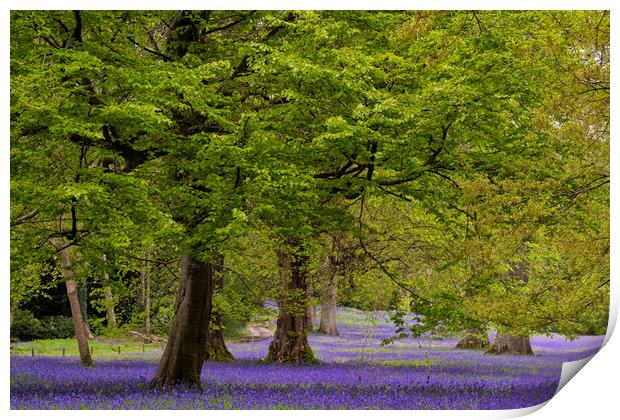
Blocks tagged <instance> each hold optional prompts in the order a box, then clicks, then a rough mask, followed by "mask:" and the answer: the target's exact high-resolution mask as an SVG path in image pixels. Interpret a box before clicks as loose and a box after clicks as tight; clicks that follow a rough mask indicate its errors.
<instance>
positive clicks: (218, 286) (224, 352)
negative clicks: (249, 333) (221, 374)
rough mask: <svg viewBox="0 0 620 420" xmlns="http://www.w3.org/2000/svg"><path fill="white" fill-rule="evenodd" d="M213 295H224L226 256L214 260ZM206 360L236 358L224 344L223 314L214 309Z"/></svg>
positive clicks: (219, 360) (225, 360)
mask: <svg viewBox="0 0 620 420" xmlns="http://www.w3.org/2000/svg"><path fill="white" fill-rule="evenodd" d="M213 265H214V268H213V289H212V290H213V295H214V296H215V295H216V294H218V293H222V290H223V289H224V276H223V270H224V255H223V254H217V255H216V256H215V257H214V259H213ZM211 299H212V300H213V298H211ZM205 360H208V361H211V362H229V361H231V360H235V356H233V355H232V353H231V352H230V351H229V350H228V348H227V347H226V343H225V342H224V330H223V323H222V314H221V313H220V312H219V311H218V310H216V309H214V310H213V311H212V313H211V324H210V325H209V331H208V333H207V347H206V349H205Z"/></svg>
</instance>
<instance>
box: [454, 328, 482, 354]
mask: <svg viewBox="0 0 620 420" xmlns="http://www.w3.org/2000/svg"><path fill="white" fill-rule="evenodd" d="M487 347H489V337H488V335H487V333H486V331H480V330H476V329H470V330H466V331H464V332H463V336H462V337H461V340H460V341H459V342H458V343H457V344H456V348H457V349H462V350H477V349H484V348H487Z"/></svg>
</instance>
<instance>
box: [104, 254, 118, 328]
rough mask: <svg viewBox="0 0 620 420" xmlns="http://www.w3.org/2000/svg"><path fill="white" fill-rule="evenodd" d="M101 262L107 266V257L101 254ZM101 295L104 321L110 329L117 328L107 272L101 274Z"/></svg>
mask: <svg viewBox="0 0 620 420" xmlns="http://www.w3.org/2000/svg"><path fill="white" fill-rule="evenodd" d="M101 259H102V260H103V262H104V263H105V264H106V265H107V261H108V257H107V256H106V255H105V254H103V255H102V256H101ZM102 282H103V295H104V298H105V313H106V319H107V321H108V325H109V326H110V327H112V328H117V327H118V325H117V324H116V313H114V297H113V296H112V288H110V275H109V274H108V270H107V268H106V270H105V271H104V272H103V281H102Z"/></svg>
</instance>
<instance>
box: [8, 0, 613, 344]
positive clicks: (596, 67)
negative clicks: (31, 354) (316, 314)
mask: <svg viewBox="0 0 620 420" xmlns="http://www.w3.org/2000/svg"><path fill="white" fill-rule="evenodd" d="M78 21H79V22H81V25H78ZM164 22H165V24H164ZM219 25H223V26H219ZM78 28H79V29H80V31H77V30H76V31H73V29H78ZM10 65H11V98H10V100H11V115H10V119H11V151H10V159H11V162H10V163H11V186H10V187H11V305H13V307H19V305H20V303H21V302H24V301H25V300H26V299H27V296H28V294H29V293H32V291H40V292H44V290H45V288H46V286H47V285H45V284H43V282H42V280H41V279H42V276H41V274H42V273H45V272H47V271H49V269H48V268H47V267H46V264H48V262H49V261H50V259H53V258H56V257H55V256H56V254H57V252H58V251H59V249H61V248H62V247H65V246H66V247H69V248H70V253H71V257H72V267H71V270H72V274H73V277H74V278H75V279H76V280H77V281H78V282H81V281H83V280H84V279H87V278H90V277H94V278H96V279H101V278H102V275H103V273H104V272H108V273H109V274H110V285H111V288H112V291H113V296H114V298H113V299H114V303H116V304H117V306H118V307H119V308H122V309H121V310H119V311H120V316H119V319H121V321H122V322H123V323H125V326H126V327H127V326H134V325H140V324H141V323H142V321H143V320H144V319H145V314H144V310H145V299H144V296H143V291H142V288H143V283H144V280H145V278H146V277H145V276H147V277H148V279H149V281H150V284H151V289H152V290H153V291H154V296H153V300H152V308H151V312H152V321H153V330H154V332H156V333H158V334H166V333H167V331H168V329H169V325H170V320H171V318H172V316H173V309H172V308H173V302H172V295H173V294H174V291H175V289H176V287H175V282H176V278H177V277H178V267H177V266H178V257H179V254H180V253H181V252H183V253H187V252H189V253H192V254H193V255H195V256H196V257H197V258H199V259H201V260H204V261H210V260H211V259H212V258H213V256H214V255H216V254H224V255H225V256H226V259H225V261H226V263H225V266H226V267H225V270H224V276H225V280H226V281H225V284H226V287H225V288H224V291H223V292H222V293H221V294H219V295H218V296H216V298H215V300H214V304H215V306H216V308H217V309H218V310H219V311H221V313H222V314H223V316H224V319H227V318H230V322H231V323H233V324H235V325H240V324H242V323H244V322H247V321H248V320H249V319H250V318H252V316H255V315H258V314H260V312H261V311H262V310H263V309H262V303H263V301H264V300H265V299H266V298H268V297H271V298H278V297H286V298H287V300H290V301H291V302H298V303H299V304H298V305H296V306H295V305H291V307H290V309H291V310H293V311H294V312H295V313H301V311H302V310H303V307H304V306H305V304H306V303H305V301H306V297H305V296H285V295H284V294H283V293H284V292H285V290H284V288H283V287H282V281H281V280H282V279H281V278H280V276H278V273H279V272H280V271H282V270H280V267H279V266H278V261H277V258H276V255H275V254H276V250H277V251H278V252H284V253H286V254H287V255H288V256H289V257H290V258H292V259H293V260H295V259H296V260H297V261H299V262H301V261H303V264H301V265H304V269H308V270H309V271H310V272H311V273H310V274H311V275H310V278H312V279H314V280H313V281H315V282H317V283H318V281H317V280H316V278H319V277H320V276H319V275H315V274H317V272H318V271H320V265H321V261H323V260H324V257H326V256H327V255H329V254H330V253H329V252H328V251H326V250H324V249H321V248H322V247H324V246H325V243H324V242H325V238H324V236H325V235H326V234H327V233H335V232H339V233H340V234H342V235H343V236H344V237H345V238H346V239H345V242H346V241H348V242H349V243H348V245H347V246H348V248H350V249H352V251H350V252H349V255H348V256H347V258H348V261H350V263H349V264H348V265H347V266H346V273H345V275H344V281H341V282H340V283H339V286H338V287H339V296H340V302H341V303H345V304H347V305H350V306H354V307H358V308H364V309H387V308H388V306H389V307H390V309H394V310H396V311H397V312H396V314H397V313H398V311H399V310H404V309H409V306H410V301H411V302H412V304H411V306H410V307H411V308H412V309H413V310H414V311H416V312H417V313H419V314H420V315H423V316H424V318H423V320H422V321H421V323H420V324H415V325H413V326H411V328H413V330H410V332H412V333H413V334H416V335H419V334H421V333H422V332H424V331H430V330H433V329H435V328H437V327H439V326H441V327H442V328H444V329H445V330H447V331H455V330H458V329H461V328H484V327H485V326H492V327H494V328H496V329H498V330H499V331H507V332H512V333H515V334H526V335H527V334H532V333H548V332H551V331H554V332H561V333H563V334H566V335H573V334H576V333H578V332H580V331H584V330H585V331H596V332H600V331H602V326H603V325H604V324H605V322H604V316H603V313H604V312H605V311H606V310H607V307H608V306H607V305H608V295H609V173H610V168H609V13H608V12H605V11H492V10H489V11H477V12H475V13H474V12H470V11H387V12H382V11H373V12H367V11H310V10H305V11H256V12H246V11H221V10H220V11H194V12H192V11H183V12H175V11H81V12H72V11H13V12H12V13H11V63H10ZM103 254H105V255H107V256H108V260H107V263H105V264H104V263H103V262H102V260H101V256H102V255H103ZM143 260H148V263H147V264H146V265H144V264H143V263H144V261H143ZM171 267H173V268H171ZM516 268H518V269H516ZM137 273H140V274H137ZM101 291H102V289H101V285H100V284H97V286H96V287H95V288H94V289H91V292H92V295H93V296H92V300H93V302H92V303H93V304H94V305H95V306H96V309H98V310H103V309H104V308H105V307H106V305H107V304H108V303H109V302H107V301H106V298H105V296H104V295H103V294H102V293H101ZM155 291H156V292H155ZM396 320H397V321H398V322H400V321H399V320H398V318H397V319H396ZM26 324H28V323H26ZM32 324H33V325H31V327H32V328H33V331H34V330H36V323H34V322H33V323H32ZM226 325H227V324H225V326H226ZM399 327H402V328H403V331H402V333H403V334H404V333H406V330H407V328H408V327H407V326H406V322H404V321H403V323H402V325H399ZM93 328H94V329H95V330H97V331H101V332H103V331H105V330H104V328H103V322H98V321H97V322H95V323H94V324H93Z"/></svg>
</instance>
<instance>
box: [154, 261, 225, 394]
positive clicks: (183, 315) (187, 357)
mask: <svg viewBox="0 0 620 420" xmlns="http://www.w3.org/2000/svg"><path fill="white" fill-rule="evenodd" d="M212 294H213V264H212V263H205V262H201V261H198V260H197V259H196V258H195V257H194V256H192V255H190V254H185V255H183V256H182V257H181V284H180V286H179V291H178V293H177V298H176V303H175V314H174V318H173V320H172V326H171V328H170V334H169V335H168V341H167V343H166V349H165V350H164V354H163V356H162V358H161V360H160V362H159V366H158V368H157V374H156V375H155V378H154V379H153V381H152V382H151V386H153V387H168V386H174V385H186V386H198V387H200V374H201V372H202V365H203V362H204V353H205V348H206V345H207V333H208V328H209V322H210V321H211V308H212V302H211V296H212Z"/></svg>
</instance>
